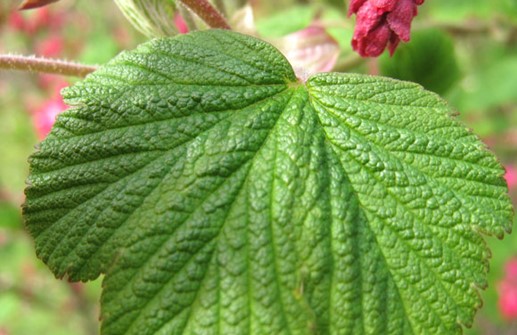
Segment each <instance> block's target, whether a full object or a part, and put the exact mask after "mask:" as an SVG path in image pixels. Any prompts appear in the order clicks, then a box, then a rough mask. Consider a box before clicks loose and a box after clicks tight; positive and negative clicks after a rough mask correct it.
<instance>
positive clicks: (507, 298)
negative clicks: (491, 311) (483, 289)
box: [497, 258, 517, 320]
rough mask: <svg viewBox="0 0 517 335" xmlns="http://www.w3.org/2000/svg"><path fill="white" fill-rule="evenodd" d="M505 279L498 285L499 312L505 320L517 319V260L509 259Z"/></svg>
mask: <svg viewBox="0 0 517 335" xmlns="http://www.w3.org/2000/svg"><path fill="white" fill-rule="evenodd" d="M505 270H506V271H505V272H506V273H505V277H504V279H503V280H502V281H501V282H500V283H499V285H498V287H497V290H498V292H499V310H500V311H501V314H502V316H503V317H504V318H505V319H507V320H516V319H517V259H515V258H514V259H511V260H510V261H508V262H507V263H506V266H505Z"/></svg>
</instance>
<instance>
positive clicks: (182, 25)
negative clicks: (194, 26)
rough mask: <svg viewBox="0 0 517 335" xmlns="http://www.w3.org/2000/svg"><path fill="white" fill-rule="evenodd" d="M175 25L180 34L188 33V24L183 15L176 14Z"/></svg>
mask: <svg viewBox="0 0 517 335" xmlns="http://www.w3.org/2000/svg"><path fill="white" fill-rule="evenodd" d="M174 25H175V26H176V29H178V32H179V33H180V34H186V33H188V26H187V23H186V22H185V20H184V19H183V17H182V16H181V15H179V14H176V15H174Z"/></svg>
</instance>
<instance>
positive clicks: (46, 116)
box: [32, 82, 67, 140]
mask: <svg viewBox="0 0 517 335" xmlns="http://www.w3.org/2000/svg"><path fill="white" fill-rule="evenodd" d="M56 85H57V86H56V87H55V88H54V92H53V94H52V97H51V98H50V100H47V101H46V102H44V103H43V104H42V105H40V106H37V107H36V108H33V109H32V119H33V122H34V127H35V128H36V133H37V135H38V138H39V139H40V140H42V139H44V138H45V137H46V136H47V135H48V133H49V132H50V130H51V129H52V126H53V125H54V122H55V120H56V117H57V115H58V114H60V113H61V112H63V111H64V110H66V108H67V106H66V105H65V103H64V102H63V98H62V97H61V95H60V94H59V92H60V90H61V88H63V87H65V86H67V84H66V83H65V82H60V83H59V84H56Z"/></svg>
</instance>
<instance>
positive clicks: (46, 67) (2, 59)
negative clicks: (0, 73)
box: [0, 55, 96, 77]
mask: <svg viewBox="0 0 517 335" xmlns="http://www.w3.org/2000/svg"><path fill="white" fill-rule="evenodd" d="M0 70H18V71H27V72H38V73H53V74H60V75H63V76H74V77H85V76H86V75H87V74H89V73H91V72H93V71H95V70H96V67H95V66H89V65H82V64H77V63H72V62H67V61H63V60H59V59H49V58H42V57H35V56H21V55H0Z"/></svg>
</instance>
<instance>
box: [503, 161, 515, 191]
mask: <svg viewBox="0 0 517 335" xmlns="http://www.w3.org/2000/svg"><path fill="white" fill-rule="evenodd" d="M505 170H506V173H505V175H504V178H505V179H506V183H507V184H508V189H509V190H510V191H511V190H513V189H514V188H515V186H517V170H516V169H515V168H514V167H513V166H512V165H506V166H505Z"/></svg>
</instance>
